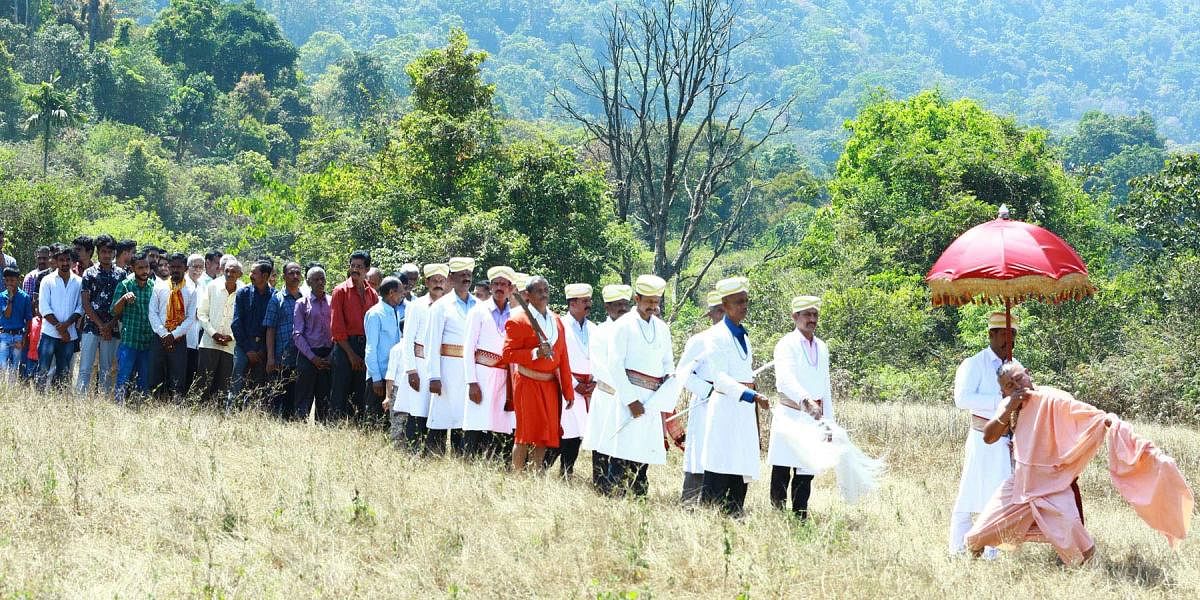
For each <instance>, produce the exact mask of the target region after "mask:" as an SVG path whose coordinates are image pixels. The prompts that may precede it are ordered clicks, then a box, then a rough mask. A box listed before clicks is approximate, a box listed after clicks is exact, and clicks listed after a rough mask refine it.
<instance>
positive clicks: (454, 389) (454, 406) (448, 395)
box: [428, 356, 467, 429]
mask: <svg viewBox="0 0 1200 600" xmlns="http://www.w3.org/2000/svg"><path fill="white" fill-rule="evenodd" d="M441 360H442V379H441V381H442V393H440V394H430V395H429V421H428V426H429V428H430V429H461V428H462V426H463V414H464V412H465V410H466V406H465V404H466V401H467V384H466V380H465V379H464V378H463V360H462V359H461V358H454V357H449V356H443V357H442V359H441Z"/></svg>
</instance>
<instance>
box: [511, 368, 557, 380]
mask: <svg viewBox="0 0 1200 600" xmlns="http://www.w3.org/2000/svg"><path fill="white" fill-rule="evenodd" d="M517 373H518V374H520V375H521V376H522V377H528V378H530V379H536V380H537V381H554V373H543V372H541V371H534V370H533V369H530V368H529V367H526V366H524V365H517Z"/></svg>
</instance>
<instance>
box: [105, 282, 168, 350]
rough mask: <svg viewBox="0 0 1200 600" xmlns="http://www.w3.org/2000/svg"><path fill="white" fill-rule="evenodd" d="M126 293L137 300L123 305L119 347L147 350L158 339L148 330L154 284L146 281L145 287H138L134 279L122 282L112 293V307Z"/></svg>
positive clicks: (152, 331) (151, 330)
mask: <svg viewBox="0 0 1200 600" xmlns="http://www.w3.org/2000/svg"><path fill="white" fill-rule="evenodd" d="M128 292H133V293H134V295H136V296H137V300H134V301H133V302H131V303H129V304H127V305H125V312H122V313H121V345H122V346H129V347H130V348H133V349H134V350H149V349H150V343H151V342H152V341H154V339H155V338H156V337H158V336H156V335H154V330H153V329H151V328H150V298H151V297H152V296H153V295H154V284H152V283H151V282H149V281H147V282H146V285H142V286H139V285H138V284H137V279H136V278H134V277H130V278H128V279H125V280H122V281H121V283H118V284H117V290H116V291H115V292H113V305H114V306H115V305H116V304H117V302H120V300H121V297H122V296H124V295H125V294H126V293H128Z"/></svg>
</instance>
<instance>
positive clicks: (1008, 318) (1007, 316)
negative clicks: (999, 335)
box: [1004, 300, 1017, 362]
mask: <svg viewBox="0 0 1200 600" xmlns="http://www.w3.org/2000/svg"><path fill="white" fill-rule="evenodd" d="M1004 327H1005V329H1008V337H1009V341H1008V356H1006V357H1004V360H1005V361H1007V362H1012V353H1013V346H1015V345H1016V341H1017V340H1016V339H1015V338H1013V334H1012V301H1010V300H1005V301H1004Z"/></svg>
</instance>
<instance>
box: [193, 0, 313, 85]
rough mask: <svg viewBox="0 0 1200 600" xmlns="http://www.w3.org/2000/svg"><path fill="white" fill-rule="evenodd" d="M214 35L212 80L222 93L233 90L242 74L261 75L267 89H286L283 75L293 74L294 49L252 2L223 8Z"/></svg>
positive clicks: (264, 13) (272, 22)
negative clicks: (232, 87) (265, 81)
mask: <svg viewBox="0 0 1200 600" xmlns="http://www.w3.org/2000/svg"><path fill="white" fill-rule="evenodd" d="M214 33H215V38H216V54H215V55H214V56H213V60H214V66H215V69H214V71H213V78H214V79H215V80H216V81H217V85H218V86H219V87H221V89H228V88H229V87H231V86H233V85H234V84H235V83H236V82H237V81H238V80H239V79H240V78H241V76H242V74H243V73H262V74H263V75H264V76H266V80H267V83H268V84H269V85H270V86H272V87H274V86H278V85H283V86H284V87H288V85H287V84H289V83H290V82H289V81H288V79H287V77H286V74H287V73H290V72H294V71H295V68H296V57H297V53H296V47H295V46H293V45H292V43H291V42H289V41H288V40H287V39H286V38H284V37H283V32H281V31H280V30H279V24H278V23H276V22H275V19H273V18H272V17H271V16H270V15H268V14H267V13H266V12H264V11H262V10H261V9H259V8H258V7H256V6H255V5H254V3H253V2H251V1H250V0H246V1H244V2H240V3H237V4H226V5H224V6H222V8H221V11H220V13H219V17H218V19H217V22H216V25H215V27H214Z"/></svg>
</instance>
